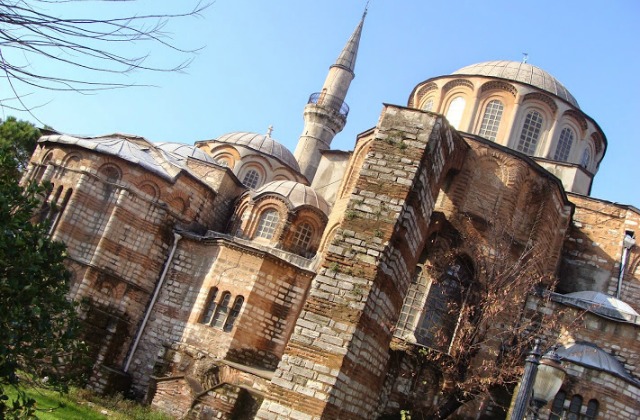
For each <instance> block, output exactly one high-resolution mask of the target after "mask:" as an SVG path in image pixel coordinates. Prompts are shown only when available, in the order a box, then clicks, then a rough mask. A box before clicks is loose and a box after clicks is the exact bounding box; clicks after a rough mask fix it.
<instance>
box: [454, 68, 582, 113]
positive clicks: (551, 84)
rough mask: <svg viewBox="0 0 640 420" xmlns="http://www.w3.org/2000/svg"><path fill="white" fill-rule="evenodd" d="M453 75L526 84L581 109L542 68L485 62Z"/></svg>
mask: <svg viewBox="0 0 640 420" xmlns="http://www.w3.org/2000/svg"><path fill="white" fill-rule="evenodd" d="M451 74H455V75H469V76H488V77H497V78H500V79H506V80H511V81H514V82H521V83H526V84H528V85H531V86H535V87H537V88H540V89H542V90H545V91H547V92H549V93H552V94H554V95H556V96H558V97H559V98H561V99H564V100H565V101H567V102H569V103H570V104H571V105H573V106H575V107H576V108H578V109H579V108H580V105H578V101H576V98H574V97H573V95H572V94H571V93H570V92H569V90H568V89H567V88H566V87H564V86H563V85H562V83H560V82H559V81H558V79H556V78H555V77H553V76H552V75H550V74H549V73H547V72H546V71H544V70H542V69H541V68H540V67H536V66H532V65H531V64H528V63H521V62H518V61H485V62H483V63H477V64H471V65H470V66H466V67H463V68H461V69H459V70H456V71H454V72H453V73H451Z"/></svg>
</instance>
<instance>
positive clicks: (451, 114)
mask: <svg viewBox="0 0 640 420" xmlns="http://www.w3.org/2000/svg"><path fill="white" fill-rule="evenodd" d="M465 105H466V101H465V100H464V98H463V97H462V96H458V97H457V98H455V99H454V100H453V101H451V103H450V104H449V109H448V110H447V115H446V117H447V120H448V121H449V124H451V126H452V127H453V128H455V129H456V130H457V129H458V128H459V127H460V122H461V121H462V114H463V112H464V106H465Z"/></svg>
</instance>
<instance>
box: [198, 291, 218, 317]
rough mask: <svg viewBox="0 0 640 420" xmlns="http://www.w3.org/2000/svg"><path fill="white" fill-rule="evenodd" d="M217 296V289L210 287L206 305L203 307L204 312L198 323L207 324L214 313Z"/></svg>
mask: <svg viewBox="0 0 640 420" xmlns="http://www.w3.org/2000/svg"><path fill="white" fill-rule="evenodd" d="M217 295H218V288H217V287H212V288H211V290H209V296H207V304H206V305H205V306H204V312H203V313H202V317H201V318H200V322H201V323H203V324H209V323H210V322H211V318H212V317H213V313H214V312H215V311H216V306H217V305H216V296H217Z"/></svg>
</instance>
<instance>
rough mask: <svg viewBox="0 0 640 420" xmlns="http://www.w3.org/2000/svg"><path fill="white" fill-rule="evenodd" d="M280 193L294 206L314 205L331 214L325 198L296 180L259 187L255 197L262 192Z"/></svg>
mask: <svg viewBox="0 0 640 420" xmlns="http://www.w3.org/2000/svg"><path fill="white" fill-rule="evenodd" d="M268 193H272V194H279V195H281V196H283V197H285V198H286V199H288V200H289V202H290V203H291V204H292V205H293V208H294V209H295V208H298V207H300V206H305V205H307V206H312V207H315V208H317V209H319V210H320V211H321V212H322V213H324V214H325V215H327V216H328V215H329V204H328V203H327V202H326V201H325V199H324V198H322V197H321V196H319V195H318V193H316V192H315V191H314V190H313V188H311V187H308V186H306V185H304V184H301V183H299V182H295V181H273V182H269V183H267V184H264V185H263V186H262V187H260V188H258V189H257V190H256V192H255V194H254V197H258V196H260V195H262V194H268Z"/></svg>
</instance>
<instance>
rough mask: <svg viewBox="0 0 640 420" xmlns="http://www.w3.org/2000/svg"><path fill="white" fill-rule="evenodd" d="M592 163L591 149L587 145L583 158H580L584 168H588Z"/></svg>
mask: <svg viewBox="0 0 640 420" xmlns="http://www.w3.org/2000/svg"><path fill="white" fill-rule="evenodd" d="M590 163H591V150H590V149H589V148H588V147H587V148H586V149H584V152H582V159H580V165H581V166H582V167H583V168H588V167H589V164H590Z"/></svg>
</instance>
